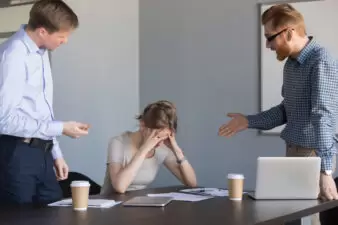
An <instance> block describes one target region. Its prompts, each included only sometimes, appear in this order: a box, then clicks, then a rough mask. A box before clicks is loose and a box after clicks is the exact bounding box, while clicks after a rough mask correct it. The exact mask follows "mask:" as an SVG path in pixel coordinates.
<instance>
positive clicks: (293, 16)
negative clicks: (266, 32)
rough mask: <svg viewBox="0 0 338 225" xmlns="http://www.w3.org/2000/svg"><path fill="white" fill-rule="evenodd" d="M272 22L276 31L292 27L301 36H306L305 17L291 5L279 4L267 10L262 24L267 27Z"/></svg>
mask: <svg viewBox="0 0 338 225" xmlns="http://www.w3.org/2000/svg"><path fill="white" fill-rule="evenodd" d="M270 21H271V24H272V28H273V29H274V30H277V29H278V28H280V27H289V26H292V27H293V28H294V29H295V30H296V31H297V32H298V34H299V35H301V36H305V35H306V28H305V22H304V17H303V15H302V14H301V13H300V12H299V11H297V10H296V9H295V8H294V7H293V6H292V5H290V4H286V3H285V4H278V5H274V6H271V7H270V8H269V9H267V10H265V12H264V13H263V15H262V24H263V25H266V24H267V23H269V22H270Z"/></svg>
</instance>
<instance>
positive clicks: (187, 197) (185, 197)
mask: <svg viewBox="0 0 338 225" xmlns="http://www.w3.org/2000/svg"><path fill="white" fill-rule="evenodd" d="M148 196H149V197H172V198H174V200H176V201H187V202H198V201H202V200H206V199H209V198H212V196H201V195H192V194H185V193H178V192H170V193H161V194H148Z"/></svg>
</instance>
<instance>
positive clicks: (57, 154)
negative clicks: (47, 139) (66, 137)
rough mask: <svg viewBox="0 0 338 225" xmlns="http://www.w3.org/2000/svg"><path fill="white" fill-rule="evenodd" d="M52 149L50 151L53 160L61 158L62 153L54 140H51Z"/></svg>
mask: <svg viewBox="0 0 338 225" xmlns="http://www.w3.org/2000/svg"><path fill="white" fill-rule="evenodd" d="M53 144H54V145H53V149H52V156H53V159H54V160H55V159H58V158H63V155H62V151H61V148H60V145H59V142H58V141H57V140H56V139H55V138H54V139H53Z"/></svg>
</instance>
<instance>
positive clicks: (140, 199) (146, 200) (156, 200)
mask: <svg viewBox="0 0 338 225" xmlns="http://www.w3.org/2000/svg"><path fill="white" fill-rule="evenodd" d="M172 200H173V198H172V197H148V196H137V197H133V198H132V199H130V200H128V201H126V202H124V203H123V205H124V206H153V207H163V206H166V205H167V204H169V203H170V202H171V201H172Z"/></svg>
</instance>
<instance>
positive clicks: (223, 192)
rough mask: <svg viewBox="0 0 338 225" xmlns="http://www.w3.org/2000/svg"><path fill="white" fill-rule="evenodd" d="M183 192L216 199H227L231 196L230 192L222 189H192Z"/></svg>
mask: <svg viewBox="0 0 338 225" xmlns="http://www.w3.org/2000/svg"><path fill="white" fill-rule="evenodd" d="M181 192H184V193H190V194H198V195H206V196H215V197H225V196H228V195H229V192H228V190H225V189H220V188H191V189H183V190H181Z"/></svg>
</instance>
